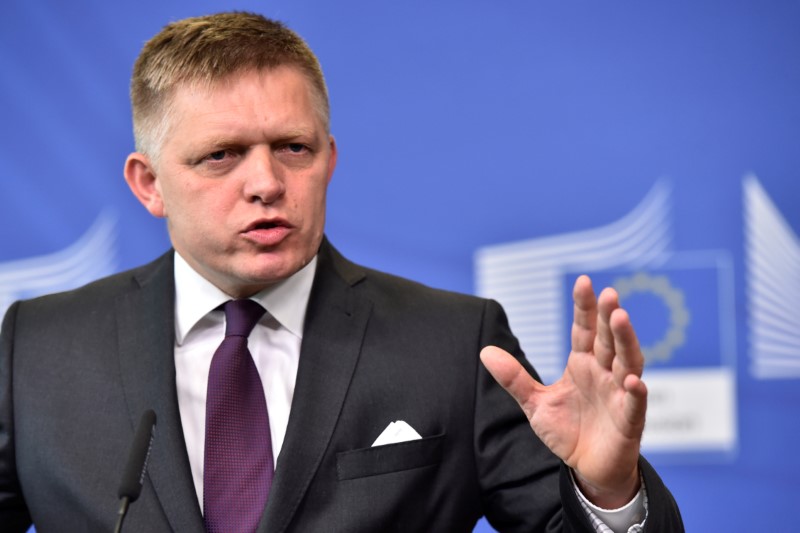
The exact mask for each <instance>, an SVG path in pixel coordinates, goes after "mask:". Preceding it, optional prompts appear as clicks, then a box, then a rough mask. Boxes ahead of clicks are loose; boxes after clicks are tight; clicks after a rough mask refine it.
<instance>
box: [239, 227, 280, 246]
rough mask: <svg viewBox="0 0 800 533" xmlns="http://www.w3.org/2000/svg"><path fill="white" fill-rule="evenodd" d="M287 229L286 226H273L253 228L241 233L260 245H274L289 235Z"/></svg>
mask: <svg viewBox="0 0 800 533" xmlns="http://www.w3.org/2000/svg"><path fill="white" fill-rule="evenodd" d="M289 231H290V229H289V228H287V227H286V226H275V227H274V228H269V229H253V230H250V231H246V232H245V233H244V234H243V235H244V236H245V237H247V238H248V239H250V240H251V241H253V242H255V243H258V244H260V245H262V246H275V245H277V244H280V243H281V242H282V241H283V240H284V239H285V238H286V237H287V236H288V235H289Z"/></svg>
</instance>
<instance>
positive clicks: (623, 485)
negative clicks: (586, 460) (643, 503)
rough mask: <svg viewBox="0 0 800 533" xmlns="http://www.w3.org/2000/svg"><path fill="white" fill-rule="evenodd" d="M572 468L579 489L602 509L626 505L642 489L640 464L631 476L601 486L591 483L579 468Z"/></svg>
mask: <svg viewBox="0 0 800 533" xmlns="http://www.w3.org/2000/svg"><path fill="white" fill-rule="evenodd" d="M570 470H571V471H572V477H573V479H574V481H575V484H576V485H577V487H578V490H580V492H581V493H582V494H583V495H584V497H585V498H586V499H587V500H588V501H589V502H591V503H592V504H594V505H596V506H597V507H600V508H601V509H608V510H613V509H619V508H621V507H624V506H625V505H627V504H628V503H630V502H631V500H633V499H634V498H635V497H636V495H637V494H638V493H639V490H640V489H641V478H640V476H639V468H638V466H637V468H636V469H635V470H634V471H633V472H632V474H631V475H630V476H628V477H626V478H625V479H624V480H622V481H620V482H619V483H615V484H614V485H612V486H599V485H597V484H595V483H591V482H590V481H589V480H587V479H586V478H584V477H583V476H582V475H581V474H580V472H578V471H577V470H574V469H570Z"/></svg>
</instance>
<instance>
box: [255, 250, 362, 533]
mask: <svg viewBox="0 0 800 533" xmlns="http://www.w3.org/2000/svg"><path fill="white" fill-rule="evenodd" d="M363 277H364V273H363V271H361V270H360V269H358V268H357V267H355V265H352V264H350V263H348V262H346V261H345V260H344V259H343V258H342V257H341V256H339V255H338V253H337V252H336V251H335V250H333V249H332V247H331V246H330V245H329V244H328V243H327V241H326V242H324V243H323V245H322V248H321V250H320V254H319V263H318V266H317V274H316V278H315V280H314V287H313V289H312V292H311V296H310V299H309V304H308V310H307V312H306V324H305V330H304V333H303V344H302V348H301V352H300V363H299V368H298V372H297V382H296V384H295V394H294V399H293V401H292V408H291V413H290V415H289V424H288V427H287V430H286V437H285V439H284V443H283V447H282V449H281V453H280V456H279V457H278V461H277V465H276V469H275V479H274V481H273V485H272V489H271V491H270V497H269V501H268V503H267V508H266V510H265V512H264V515H263V516H262V519H261V523H260V524H259V528H258V531H259V532H260V533H267V532H270V533H273V532H281V531H285V529H286V528H287V527H288V525H289V523H290V522H291V520H292V517H293V516H294V514H295V512H296V511H297V508H298V506H299V505H300V502H301V501H302V499H303V496H304V495H305V493H306V491H307V489H308V486H309V484H310V483H311V480H312V479H313V477H314V475H315V473H316V472H317V469H318V468H319V465H320V462H321V461H322V458H323V455H324V454H325V450H326V449H327V446H328V443H329V441H330V439H331V436H332V434H333V430H334V428H335V427H336V423H337V421H338V418H339V413H340V411H341V409H342V404H343V403H344V399H345V396H346V394H347V390H348V387H349V385H350V381H351V378H352V376H353V373H354V371H355V367H356V362H357V361H358V356H359V352H360V347H361V344H362V339H363V337H364V332H365V329H366V325H367V320H368V318H369V314H370V310H371V303H370V302H369V301H368V300H366V299H365V298H363V297H359V296H357V295H356V294H355V292H356V291H354V290H352V286H353V285H355V284H356V283H358V282H359V281H360V280H361V279H363Z"/></svg>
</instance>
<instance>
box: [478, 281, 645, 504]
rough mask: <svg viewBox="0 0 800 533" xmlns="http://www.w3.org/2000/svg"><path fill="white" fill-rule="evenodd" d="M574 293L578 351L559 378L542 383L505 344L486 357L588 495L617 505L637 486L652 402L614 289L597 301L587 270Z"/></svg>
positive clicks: (487, 352)
mask: <svg viewBox="0 0 800 533" xmlns="http://www.w3.org/2000/svg"><path fill="white" fill-rule="evenodd" d="M574 299H575V318H574V323H573V328H572V352H571V353H570V356H569V359H568V361H567V368H566V370H565V371H564V374H563V376H562V377H561V378H560V379H559V380H558V381H557V382H555V383H554V384H552V385H550V386H544V385H542V384H540V383H538V382H536V381H535V380H533V378H531V377H530V376H529V375H528V374H527V372H526V371H525V370H524V369H523V368H522V366H521V365H520V364H519V363H518V362H517V361H516V360H515V359H513V357H511V356H510V355H508V354H505V352H503V351H502V350H500V349H499V348H494V347H489V348H486V349H485V350H484V352H482V354H481V358H482V359H483V361H484V364H485V365H486V367H487V369H488V370H489V371H490V372H491V373H492V375H494V377H495V378H496V379H497V380H498V382H499V383H500V384H501V385H502V386H503V387H504V388H506V390H508V392H509V393H510V394H511V395H512V396H514V398H515V399H516V400H517V402H518V403H519V404H520V406H521V407H522V409H523V411H524V412H525V414H526V415H527V417H528V420H529V421H530V424H531V427H532V428H533V430H534V432H535V433H536V434H537V435H538V436H539V438H540V439H541V440H542V442H544V444H545V445H546V446H548V448H550V450H551V451H553V453H555V454H556V455H557V456H558V457H560V458H561V459H562V460H563V461H564V462H565V463H566V464H567V465H568V466H570V467H572V469H573V470H574V471H575V472H576V474H577V479H578V482H579V485H580V486H581V488H582V489H583V490H584V493H587V496H590V498H591V495H593V494H594V495H599V497H598V498H596V499H595V503H597V504H598V505H601V506H603V504H605V505H607V506H609V507H613V505H612V504H613V503H615V502H619V504H620V505H622V504H624V503H626V502H627V501H628V500H629V499H630V497H632V495H633V494H634V493H635V489H636V488H637V487H638V469H637V465H638V457H639V444H640V441H641V435H642V430H643V428H644V419H645V410H646V403H647V389H646V387H645V386H644V383H643V382H642V381H641V379H640V376H641V372H642V366H643V363H644V360H643V358H642V354H641V351H640V349H639V345H638V341H637V340H636V335H635V333H634V331H633V327H632V325H631V323H630V319H629V318H628V315H627V313H626V312H625V311H624V310H622V309H620V308H619V304H618V299H617V295H616V293H615V292H614V291H613V290H611V289H606V290H605V291H603V293H602V294H601V295H600V298H599V300H597V299H595V296H594V292H593V290H592V286H591V282H590V281H589V279H588V278H587V277H585V276H582V277H581V278H579V279H578V281H577V282H576V283H575V290H574ZM606 496H608V498H606ZM597 500H600V501H597Z"/></svg>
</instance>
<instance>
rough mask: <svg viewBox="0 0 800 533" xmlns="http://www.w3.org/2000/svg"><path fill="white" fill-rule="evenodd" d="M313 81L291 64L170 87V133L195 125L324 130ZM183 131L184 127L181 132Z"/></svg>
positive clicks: (194, 133)
mask: <svg viewBox="0 0 800 533" xmlns="http://www.w3.org/2000/svg"><path fill="white" fill-rule="evenodd" d="M315 96H316V91H315V90H314V87H313V84H312V83H311V82H310V81H309V80H308V78H307V76H305V75H304V74H303V72H302V71H300V70H299V69H297V68H295V67H277V68H271V69H265V70H248V71H244V72H240V73H237V74H234V75H231V76H227V77H226V78H224V79H222V80H219V81H216V82H213V83H211V84H200V83H188V84H183V85H180V86H178V87H176V88H175V90H174V92H173V94H172V96H171V98H170V102H169V105H168V114H169V115H170V117H169V122H170V123H171V124H172V127H171V128H170V129H171V133H173V134H176V133H179V131H178V130H180V133H181V134H187V133H188V134H189V135H192V136H194V135H197V134H198V133H199V132H198V131H195V129H197V128H210V129H225V128H231V127H236V128H243V127H251V128H274V127H276V126H280V125H283V126H288V125H290V124H293V125H295V126H302V127H304V128H305V129H308V128H313V129H315V130H316V129H322V130H326V126H327V124H326V122H325V117H324V116H323V115H321V114H320V113H319V107H318V105H317V101H316V98H315ZM187 130H188V131H187Z"/></svg>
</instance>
